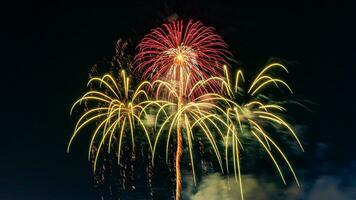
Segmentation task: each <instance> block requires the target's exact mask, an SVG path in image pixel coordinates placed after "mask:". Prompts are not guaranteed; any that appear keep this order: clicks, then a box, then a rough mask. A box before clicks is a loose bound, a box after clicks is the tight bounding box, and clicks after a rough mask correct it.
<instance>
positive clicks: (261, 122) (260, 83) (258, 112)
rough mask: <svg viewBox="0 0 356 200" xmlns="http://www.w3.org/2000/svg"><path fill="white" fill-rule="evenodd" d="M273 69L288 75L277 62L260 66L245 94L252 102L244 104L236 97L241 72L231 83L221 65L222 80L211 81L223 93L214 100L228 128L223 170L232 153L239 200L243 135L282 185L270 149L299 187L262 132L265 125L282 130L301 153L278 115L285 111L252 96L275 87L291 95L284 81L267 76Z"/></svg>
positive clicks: (270, 139) (283, 154)
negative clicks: (273, 168)
mask: <svg viewBox="0 0 356 200" xmlns="http://www.w3.org/2000/svg"><path fill="white" fill-rule="evenodd" d="M273 69H276V70H277V69H279V70H283V71H285V72H286V73H288V70H287V68H286V67H285V66H284V65H282V64H280V63H272V64H269V65H267V66H266V67H264V68H263V69H262V71H261V72H260V73H259V74H258V75H257V76H256V78H255V79H254V81H253V82H252V84H251V85H250V87H249V88H248V90H247V95H249V96H250V97H251V98H250V99H252V100H251V101H248V102H245V103H244V102H242V100H243V99H244V98H245V97H242V96H241V95H240V89H241V88H240V87H239V84H240V82H241V81H244V76H243V73H242V71H240V70H239V71H237V73H236V76H235V80H234V82H232V81H231V79H230V77H229V73H228V70H227V68H226V66H225V76H226V78H225V79H221V78H215V79H218V80H220V81H221V88H222V92H223V93H224V94H226V95H225V96H223V95H220V96H219V97H217V98H216V100H221V101H223V102H224V103H225V106H226V108H225V110H226V112H225V113H226V123H227V127H228V129H227V132H226V137H225V156H226V157H225V160H226V167H227V171H229V160H230V159H229V158H230V157H231V154H232V162H233V170H234V174H235V179H236V181H238V182H239V185H240V193H241V198H242V199H244V196H243V187H242V180H241V169H240V149H241V150H243V143H242V142H241V141H240V138H241V137H242V136H243V135H244V134H249V135H251V136H252V137H253V138H255V139H256V141H258V143H260V144H261V146H262V147H263V149H264V150H265V151H266V152H267V154H268V155H269V157H270V158H271V159H272V161H273V163H274V165H275V166H276V168H277V170H278V173H279V174H280V176H281V179H282V181H283V183H284V184H285V183H286V181H285V178H284V175H283V173H282V170H281V169H280V166H279V164H278V162H277V159H276V158H275V156H274V155H273V154H272V151H271V150H272V149H275V150H276V151H277V152H278V153H279V154H280V156H281V157H282V158H283V160H284V161H285V163H286V164H287V165H288V167H289V169H290V171H291V173H292V174H293V176H294V179H295V181H296V183H297V184H298V186H299V182H298V178H297V176H296V174H295V171H294V170H293V168H292V165H291V163H290V161H289V160H288V158H287V156H286V155H285V153H284V152H283V151H282V149H281V148H280V147H279V145H278V144H277V142H275V140H274V139H273V138H272V137H271V136H270V134H269V133H268V132H267V131H266V130H265V126H266V125H273V126H274V127H278V129H285V130H286V131H288V132H289V133H290V134H291V135H292V136H293V137H294V138H295V140H296V141H297V143H298V145H299V146H300V148H301V149H302V150H303V151H304V149H303V146H302V144H301V143H300V141H299V139H298V137H297V135H296V133H295V131H294V130H293V128H292V127H291V126H290V125H289V124H288V123H287V122H286V120H285V119H283V117H282V116H281V115H280V114H279V113H281V112H285V111H286V109H285V108H284V107H282V106H281V105H278V104H270V103H269V102H268V101H266V100H263V99H260V98H257V97H256V96H257V95H258V94H260V93H261V92H262V90H264V89H266V88H267V87H269V86H271V85H272V86H275V87H277V88H279V87H285V88H286V89H287V90H289V92H290V93H292V90H291V88H290V87H289V85H288V84H287V83H286V82H285V81H283V80H282V79H279V78H275V77H273V76H271V75H269V72H270V71H271V70H273Z"/></svg>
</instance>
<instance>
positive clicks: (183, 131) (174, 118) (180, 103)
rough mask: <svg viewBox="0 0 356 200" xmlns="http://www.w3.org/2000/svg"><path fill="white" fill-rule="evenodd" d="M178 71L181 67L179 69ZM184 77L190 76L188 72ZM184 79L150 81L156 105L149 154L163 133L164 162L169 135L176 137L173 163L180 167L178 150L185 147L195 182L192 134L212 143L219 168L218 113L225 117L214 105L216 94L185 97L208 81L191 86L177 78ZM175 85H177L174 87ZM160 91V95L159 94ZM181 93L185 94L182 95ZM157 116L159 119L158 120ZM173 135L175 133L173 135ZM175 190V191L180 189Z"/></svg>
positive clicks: (221, 120) (221, 129)
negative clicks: (155, 130)
mask: <svg viewBox="0 0 356 200" xmlns="http://www.w3.org/2000/svg"><path fill="white" fill-rule="evenodd" d="M180 70H181V72H180V74H182V70H183V69H182V68H181V69H180ZM187 77H190V75H189V74H188V75H187ZM181 80H185V81H180V82H179V83H176V82H167V81H163V80H157V81H154V82H153V83H152V87H153V89H155V90H156V94H157V95H156V98H157V99H167V101H165V100H158V103H159V104H160V108H159V109H158V110H157V113H155V123H154V124H155V128H156V129H157V133H156V134H155V135H156V137H155V140H154V143H153V156H152V160H154V156H155V153H156V147H157V144H158V142H159V140H160V138H161V137H162V135H163V134H166V136H167V137H166V141H165V142H166V160H167V161H168V154H169V153H168V151H169V144H170V142H171V138H172V135H173V136H176V138H177V144H175V145H176V146H177V152H176V154H177V155H176V159H175V165H176V168H178V169H179V168H180V157H181V155H182V149H183V148H187V149H188V150H189V157H190V163H191V168H192V174H193V180H194V183H195V184H196V179H195V170H194V156H193V142H194V137H195V135H196V134H197V133H198V130H199V132H200V133H202V134H203V136H204V137H205V138H206V139H207V141H209V143H210V145H211V146H212V149H213V152H214V154H215V156H216V158H217V160H218V162H219V165H220V167H221V170H222V171H224V170H223V160H222V157H221V153H220V150H219V147H218V141H219V140H220V139H223V138H224V127H222V126H221V124H225V125H226V126H227V124H226V122H225V120H224V118H223V117H222V116H226V112H225V110H223V109H222V108H220V107H219V106H218V105H217V104H215V99H216V98H219V97H220V95H218V94H217V93H206V94H202V95H199V96H197V97H194V98H193V100H189V96H190V95H193V94H194V92H195V90H200V89H202V87H206V84H208V82H209V81H211V80H212V78H211V79H208V80H202V81H198V82H197V83H196V84H195V85H194V86H193V87H192V88H189V87H188V86H187V84H189V79H183V78H182V79H181ZM177 84H180V85H179V86H177ZM162 94H163V95H164V96H162ZM182 94H187V95H188V96H184V95H182ZM159 119H163V120H161V122H159ZM174 134H175V135H174ZM177 171H178V174H177V175H176V179H177V182H178V183H180V181H181V180H180V178H181V175H180V171H179V170H177ZM177 189H178V193H179V192H180V191H179V189H180V188H177Z"/></svg>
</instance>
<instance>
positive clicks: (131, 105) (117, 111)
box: [67, 70, 152, 172]
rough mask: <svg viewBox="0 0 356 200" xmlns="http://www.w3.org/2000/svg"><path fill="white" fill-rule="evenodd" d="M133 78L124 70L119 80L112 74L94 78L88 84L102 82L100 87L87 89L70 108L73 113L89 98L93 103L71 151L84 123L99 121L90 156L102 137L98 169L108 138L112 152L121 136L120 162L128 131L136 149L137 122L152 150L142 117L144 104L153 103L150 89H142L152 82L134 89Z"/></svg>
mask: <svg viewBox="0 0 356 200" xmlns="http://www.w3.org/2000/svg"><path fill="white" fill-rule="evenodd" d="M130 81H131V80H130V78H129V77H127V75H126V72H125V71H124V70H123V71H121V79H120V81H116V80H115V78H114V77H112V76H111V75H108V74H107V75H104V76H103V77H101V78H100V77H94V78H91V79H90V80H89V82H88V86H89V85H90V84H96V85H97V86H98V87H97V89H93V90H91V91H89V92H87V93H85V94H84V95H83V96H82V97H81V98H79V99H78V100H77V101H76V102H75V103H74V104H73V106H72V108H71V111H70V112H71V113H72V111H73V109H74V107H76V106H77V105H80V104H81V103H82V102H88V105H93V107H91V108H90V109H89V110H88V111H86V112H85V113H84V114H83V115H82V116H81V117H80V118H79V119H78V121H77V124H76V126H75V128H74V132H73V135H72V137H71V139H70V141H69V144H68V148H67V151H68V152H69V149H70V147H71V144H72V142H73V140H74V138H75V137H76V136H77V135H78V133H79V132H80V131H81V130H82V129H83V128H84V127H86V126H88V125H89V124H91V123H96V129H95V131H94V133H93V134H92V136H91V141H90V145H89V151H88V159H90V155H91V152H92V148H93V146H94V145H95V142H96V141H97V138H99V142H98V143H97V146H98V149H97V151H96V154H95V159H94V172H95V170H96V165H97V160H98V156H99V154H100V152H101V150H102V148H103V145H104V143H105V141H107V140H108V148H107V149H108V152H110V151H111V145H112V141H113V138H115V139H116V140H117V142H118V144H117V145H118V147H117V151H118V153H117V156H118V163H120V156H121V150H122V144H123V140H124V139H125V137H126V136H127V135H130V136H131V143H132V148H133V149H134V147H135V142H134V141H135V138H134V133H135V127H136V126H138V127H140V128H142V130H143V132H144V135H145V137H146V138H147V141H148V143H149V146H150V149H151V150H152V145H151V142H150V135H149V133H148V131H147V129H146V127H145V124H144V123H143V121H142V120H141V119H140V118H139V116H140V115H141V112H144V110H143V107H144V106H145V104H147V103H151V102H150V100H149V97H148V95H147V93H146V91H144V90H143V89H142V88H144V87H146V85H150V83H148V82H143V83H141V84H140V85H139V86H138V87H137V89H136V90H135V91H133V90H131V89H130ZM89 103H92V104H89Z"/></svg>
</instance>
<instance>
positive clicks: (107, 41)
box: [0, 0, 356, 200]
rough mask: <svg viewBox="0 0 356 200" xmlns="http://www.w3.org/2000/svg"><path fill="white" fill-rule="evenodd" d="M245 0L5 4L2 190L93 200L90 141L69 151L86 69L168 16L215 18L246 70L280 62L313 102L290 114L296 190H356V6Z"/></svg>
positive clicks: (21, 197) (5, 197) (208, 21)
mask: <svg viewBox="0 0 356 200" xmlns="http://www.w3.org/2000/svg"><path fill="white" fill-rule="evenodd" d="M232 2H234V3H232ZM239 2H240V3H239ZM241 2H244V3H241ZM246 2H250V1H231V2H223V1H207V0H205V1H195V0H194V1H188V0H181V1H176V2H175V1H163V0H161V1H142V2H137V1H133V0H132V1H125V2H124V1H115V2H111V3H108V2H107V3H104V2H102V1H100V2H99V1H98V2H88V1H76V2H75V3H74V2H72V1H68V2H64V1H60V2H54V1H33V2H31V1H26V2H25V1H24V2H13V3H11V4H8V5H2V6H1V12H0V13H1V14H0V15H1V35H2V36H1V41H2V42H1V51H2V53H1V56H2V59H1V76H2V77H1V86H2V87H1V88H2V91H1V105H2V107H1V108H2V109H1V110H2V111H1V145H0V152H1V164H0V174H1V177H0V199H1V200H25V199H31V200H32V199H34V200H35V199H36V200H39V199H40V200H42V199H43V200H47V199H48V200H70V199H88V200H89V199H90V200H91V199H93V200H96V199H99V195H98V191H97V190H96V189H95V188H94V187H93V176H92V171H91V164H90V162H88V161H87V159H86V155H87V154H86V153H87V148H86V147H87V146H86V145H87V142H88V140H86V139H87V138H81V139H78V140H77V142H76V143H75V145H74V146H73V150H72V152H71V153H70V154H67V153H66V146H67V143H68V141H69V137H70V135H71V133H72V130H73V127H74V125H75V120H76V118H75V117H71V116H70V115H69V109H70V106H71V105H72V103H73V102H74V101H75V99H76V98H78V97H79V96H80V95H81V94H83V92H84V89H85V84H86V81H87V79H88V72H89V70H90V67H91V66H92V65H93V64H95V63H97V62H98V61H100V60H102V59H110V58H111V56H112V55H113V54H114V46H115V43H116V41H117V39H118V38H119V37H123V38H130V39H131V40H132V41H133V44H134V45H136V44H137V42H138V41H139V39H140V38H141V37H142V36H143V35H144V34H146V33H147V32H148V31H149V30H150V29H151V28H154V27H156V26H159V25H161V24H162V23H163V22H164V21H165V20H166V19H167V17H169V16H171V15H173V14H177V15H178V16H179V17H180V18H181V19H184V20H187V19H194V20H200V21H202V22H203V23H204V24H205V25H208V26H214V27H215V28H216V31H217V33H218V34H220V35H222V36H223V38H224V39H225V41H226V42H227V43H228V44H229V46H230V50H231V52H232V53H233V54H234V58H235V59H236V60H238V61H239V63H241V67H242V68H243V70H244V71H245V73H248V74H250V75H253V74H255V73H256V72H257V70H258V69H259V68H260V67H261V66H263V65H264V64H265V63H266V62H267V61H268V59H269V58H279V59H282V60H283V61H285V62H286V63H287V65H288V68H289V69H290V75H289V76H288V77H287V78H288V81H289V82H290V84H291V85H292V87H293V89H294V92H295V94H296V95H297V96H298V97H300V98H302V99H306V100H309V101H311V102H313V104H312V105H311V109H312V110H313V112H309V111H306V110H303V109H300V110H299V111H297V112H296V113H292V115H294V119H295V121H296V123H297V124H299V125H300V126H301V127H303V129H302V131H301V132H300V135H301V139H302V141H303V143H304V145H305V147H306V152H305V153H304V154H301V157H299V158H298V159H297V160H298V161H297V164H296V166H295V168H296V169H297V171H298V172H300V174H301V175H300V176H301V180H302V182H304V188H303V189H302V192H303V195H302V196H301V197H300V199H319V198H318V195H322V194H321V193H323V192H325V194H327V195H326V196H327V197H328V198H330V199H335V198H338V199H347V200H348V199H353V197H354V198H355V199H356V181H355V180H353V179H355V178H356V171H355V170H356V154H355V152H356V132H355V128H354V126H355V112H356V106H355V105H354V103H356V94H355V92H356V91H355V88H354V86H356V84H355V72H356V70H355V67H356V59H355V58H356V45H355V44H356V43H355V41H356V39H355V35H356V31H355V29H356V28H355V27H356V26H355V25H356V14H355V9H354V8H355V5H349V4H346V3H344V4H343V3H342V2H341V1H336V2H324V1H313V2H311V1H293V2H290V1H282V2H270V1H268V3H263V4H261V3H246ZM287 2H289V3H288V4H287ZM325 180H332V181H329V182H328V181H325ZM320 182H322V183H320ZM318 184H319V185H318ZM320 184H321V185H320ZM277 185H278V184H277ZM278 186H279V185H278ZM302 187H303V184H302ZM283 188H284V186H281V188H280V190H283ZM320 188H321V189H320ZM330 188H331V189H330ZM323 189H325V190H324V191H323ZM330 190H333V191H331V192H332V194H329V193H328V192H330ZM333 195H335V196H333ZM338 195H339V196H338ZM340 195H341V196H340ZM319 197H320V198H321V196H319ZM324 199H325V198H324Z"/></svg>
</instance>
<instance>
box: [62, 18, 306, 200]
mask: <svg viewBox="0 0 356 200" xmlns="http://www.w3.org/2000/svg"><path fill="white" fill-rule="evenodd" d="M137 51H138V52H137V54H136V55H135V56H134V57H133V60H132V63H133V64H132V65H131V64H128V66H125V67H126V68H128V69H130V70H131V72H129V71H128V72H127V71H125V70H120V72H119V74H105V75H104V76H102V77H93V78H91V79H90V80H89V82H88V86H89V85H90V86H92V88H91V89H90V91H88V92H87V93H85V94H84V95H83V96H82V97H80V98H79V99H78V100H77V101H76V102H75V103H74V105H73V107H72V108H71V113H72V110H73V109H74V108H75V107H76V106H78V105H80V104H84V103H85V104H86V107H87V108H88V109H86V110H85V112H84V114H82V115H81V116H80V118H79V119H78V121H77V123H76V125H75V128H74V132H73V134H72V137H71V138H70V141H69V144H68V149H67V151H68V152H69V149H70V147H71V146H72V143H73V141H74V139H75V138H76V137H78V134H79V132H84V130H83V129H84V128H85V127H93V126H94V127H95V128H94V131H93V133H92V134H91V140H90V144H89V152H88V158H89V159H90V158H91V154H93V153H94V156H93V157H92V160H93V169H94V172H95V170H96V167H97V163H98V158H99V155H100V152H101V151H103V150H107V151H108V152H110V151H112V148H115V153H116V154H117V162H118V163H119V164H120V159H121V157H122V155H125V156H130V155H131V154H128V155H126V154H123V152H122V151H123V150H122V149H123V146H125V145H129V144H131V146H132V149H134V148H135V141H136V138H139V137H143V138H145V141H147V149H148V151H147V152H151V153H152V154H151V155H150V159H151V158H152V159H151V160H152V161H151V162H150V163H151V164H152V165H153V164H154V162H155V158H156V157H157V154H159V152H158V146H159V144H160V143H161V141H162V140H164V141H165V143H163V146H164V147H165V160H166V162H167V163H168V160H169V159H173V160H174V173H175V174H174V178H175V199H177V200H178V199H181V190H182V183H181V182H182V181H181V179H182V173H181V170H182V169H181V168H183V167H184V166H182V165H181V163H182V158H188V159H187V160H189V165H190V170H191V172H192V176H193V182H194V184H197V179H196V165H195V162H194V159H195V157H194V151H198V148H194V145H195V144H196V143H197V141H198V140H197V138H204V140H205V141H206V143H204V145H207V146H208V147H209V148H211V152H212V154H213V157H214V158H216V161H217V163H218V164H217V165H218V167H219V168H220V170H221V172H222V173H226V174H229V171H233V173H234V175H235V180H236V181H237V182H238V183H239V186H240V188H239V190H240V194H241V199H244V195H243V180H242V177H241V174H242V172H241V159H240V155H241V153H242V151H243V150H244V142H243V141H242V140H241V138H243V137H246V136H247V135H248V136H249V137H252V138H254V140H255V141H257V143H258V144H259V145H260V146H261V148H262V149H263V150H264V151H265V152H266V153H267V154H268V156H269V157H270V158H271V160H272V161H273V163H274V165H275V168H276V169H277V171H278V173H279V175H280V177H281V179H282V181H283V183H284V184H286V180H285V177H284V174H283V172H282V170H281V168H280V165H279V162H278V159H276V158H275V153H278V155H279V156H281V158H282V159H283V161H284V162H285V163H286V165H287V166H288V168H289V170H290V172H291V174H292V175H293V177H294V179H295V181H296V183H297V184H298V186H299V182H298V178H297V176H296V173H295V171H294V169H293V167H292V165H291V163H290V161H289V160H288V158H287V155H286V153H285V152H284V151H283V150H282V148H281V147H280V145H279V144H278V142H277V141H276V140H275V139H274V137H273V136H275V134H273V136H272V135H271V134H270V133H271V132H273V133H277V134H285V135H289V136H290V137H291V138H293V139H294V140H295V141H296V143H297V145H299V147H300V148H301V150H302V151H304V149H303V146H302V144H301V142H300V140H299V138H298V136H297V134H296V133H295V131H294V129H293V126H292V125H291V124H289V123H288V122H287V120H286V119H285V118H284V117H283V115H282V113H284V112H286V108H284V107H283V105H282V104H281V103H278V101H272V100H270V99H267V98H266V97H265V96H264V95H263V94H266V93H268V91H269V90H267V88H271V86H273V87H275V88H277V89H280V90H283V89H284V90H287V91H289V92H290V93H292V89H291V88H290V86H289V85H288V84H287V83H286V82H285V81H284V80H282V79H280V78H276V77H275V76H274V75H272V73H271V72H272V71H278V70H279V71H281V72H286V73H288V70H287V68H286V67H285V66H284V65H283V64H281V63H279V62H273V63H270V64H268V65H267V66H265V67H264V68H263V69H262V70H261V72H260V73H259V74H258V75H257V76H256V78H255V79H254V80H253V81H252V83H251V84H250V85H249V87H248V88H247V89H246V90H245V89H243V87H241V86H240V85H242V83H243V82H244V81H245V77H244V75H243V73H242V71H241V70H237V72H236V75H235V76H234V78H233V79H232V78H231V77H230V73H231V69H229V66H230V64H229V63H228V62H227V60H228V57H229V56H231V53H230V52H229V51H228V49H227V44H226V43H225V42H224V41H223V39H222V37H220V36H219V35H217V34H216V33H215V30H214V28H212V27H206V26H204V25H203V24H202V23H201V22H199V21H197V22H194V21H189V22H188V23H184V22H183V21H174V22H171V23H168V24H164V25H163V26H162V27H159V28H155V29H152V30H151V32H150V33H149V34H147V35H146V36H144V37H143V39H142V40H141V42H140V43H139V44H138V45H137ZM125 63H131V61H129V62H125ZM128 73H132V75H133V76H132V77H139V78H140V81H141V82H140V83H138V84H132V82H135V81H134V78H131V76H129V75H128ZM132 85H137V87H135V88H131V87H132ZM261 96H263V97H261ZM170 146H174V148H173V149H172V148H170ZM94 147H95V151H93V148H94ZM170 152H171V153H170ZM172 152H173V154H172ZM231 164H232V167H231Z"/></svg>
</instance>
